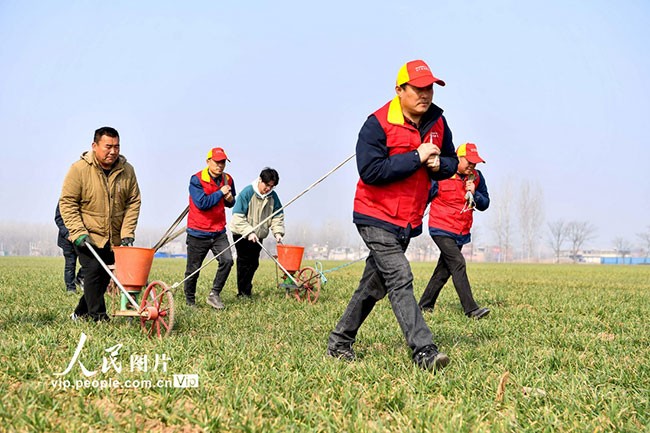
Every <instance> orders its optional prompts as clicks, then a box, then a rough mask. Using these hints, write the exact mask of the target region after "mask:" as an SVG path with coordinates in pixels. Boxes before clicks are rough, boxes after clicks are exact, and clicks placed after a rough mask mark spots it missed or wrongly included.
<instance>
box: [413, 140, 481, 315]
mask: <svg viewBox="0 0 650 433" xmlns="http://www.w3.org/2000/svg"><path fill="white" fill-rule="evenodd" d="M457 154H458V160H459V161H458V171H457V173H456V174H455V175H453V176H452V177H451V178H450V179H445V180H441V181H439V182H434V184H433V187H432V189H431V196H432V197H433V200H432V202H431V208H430V210H429V234H430V235H431V237H432V238H433V241H434V242H435V243H436V245H437V246H438V248H439V249H440V258H439V259H438V265H437V266H436V269H435V270H434V271H433V275H431V279H430V280H429V284H427V288H426V289H425V290H424V293H423V294H422V297H421V298H420V302H419V305H420V308H421V309H422V310H423V311H427V310H429V311H432V310H433V307H434V305H435V304H436V300H437V299H438V295H439V294H440V291H441V290H442V288H443V287H444V285H445V283H447V280H449V277H450V276H451V279H452V281H453V282H454V287H455V288H456V293H457V294H458V298H459V299H460V303H461V305H462V306H463V310H464V311H465V314H466V315H467V317H470V318H474V319H481V318H482V317H485V316H487V315H488V314H489V313H490V310H489V309H487V308H480V307H479V306H478V305H477V304H476V301H474V297H473V296H472V288H471V287H470V284H469V279H468V278H467V269H466V266H465V257H463V254H462V253H461V250H462V249H463V245H465V244H467V243H469V242H470V241H471V240H472V235H471V233H470V229H471V228H472V223H473V221H474V216H473V212H474V209H476V210H480V211H484V210H486V209H487V208H488V206H490V195H489V194H488V190H487V184H486V183H485V178H484V177H483V174H482V173H481V172H480V171H479V170H476V164H478V163H479V162H485V161H484V160H483V158H481V157H480V156H479V154H478V150H477V149H476V145H475V144H474V143H465V144H462V145H460V146H459V147H458V150H457Z"/></svg>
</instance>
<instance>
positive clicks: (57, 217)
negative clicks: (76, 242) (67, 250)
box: [54, 204, 70, 239]
mask: <svg viewBox="0 0 650 433" xmlns="http://www.w3.org/2000/svg"><path fill="white" fill-rule="evenodd" d="M54 222H55V223H56V226H57V227H58V228H59V236H61V237H62V238H64V239H67V238H68V236H70V232H69V231H68V229H67V227H66V226H65V224H64V223H63V217H62V216H61V211H60V210H59V205H58V204H57V205H56V212H55V213H54Z"/></svg>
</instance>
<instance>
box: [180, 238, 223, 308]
mask: <svg viewBox="0 0 650 433" xmlns="http://www.w3.org/2000/svg"><path fill="white" fill-rule="evenodd" d="M185 243H186V244H187V265H186V266H185V277H186V278H187V276H189V275H191V274H192V273H193V272H194V271H196V270H197V269H199V268H200V267H201V266H202V265H203V260H204V259H205V256H207V255H208V252H210V251H212V254H214V255H215V256H216V255H217V254H219V253H221V252H222V251H223V253H221V255H220V256H219V257H217V262H218V263H219V268H218V269H217V273H216V275H215V276H214V281H213V282H212V291H213V292H215V293H216V294H220V293H221V290H223V286H224V285H225V284H226V280H227V279H228V275H230V270H231V269H232V253H231V252H230V248H228V246H229V245H230V242H228V235H227V234H226V233H222V234H220V235H218V236H217V237H216V238H197V237H196V236H192V235H187V239H186V241H185ZM199 274H200V272H197V273H196V274H194V275H193V276H192V277H191V278H188V279H187V281H185V285H184V290H185V301H186V302H187V303H188V304H194V303H195V302H196V282H197V281H198V279H199Z"/></svg>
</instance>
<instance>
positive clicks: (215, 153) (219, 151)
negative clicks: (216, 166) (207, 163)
mask: <svg viewBox="0 0 650 433" xmlns="http://www.w3.org/2000/svg"><path fill="white" fill-rule="evenodd" d="M207 159H214V160H215V161H223V160H227V161H228V162H230V160H229V159H228V156H226V152H224V150H223V148H221V147H214V148H212V149H210V151H209V152H208V157H207Z"/></svg>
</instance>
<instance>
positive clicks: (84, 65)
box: [0, 0, 650, 247]
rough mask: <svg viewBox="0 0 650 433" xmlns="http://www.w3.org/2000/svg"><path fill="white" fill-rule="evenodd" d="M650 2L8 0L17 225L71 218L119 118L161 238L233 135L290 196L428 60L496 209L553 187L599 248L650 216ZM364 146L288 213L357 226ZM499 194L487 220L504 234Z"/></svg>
mask: <svg viewBox="0 0 650 433" xmlns="http://www.w3.org/2000/svg"><path fill="white" fill-rule="evenodd" d="M649 22H650V3H649V2H647V1H645V0H639V1H626V0H623V1H620V2H616V3H615V4H614V3H612V2H611V1H601V0H596V1H571V0H562V1H559V0H557V1H556V0H552V1H538V2H521V1H505V0H493V1H490V2H481V1H451V0H450V1H432V0H427V1H413V2H409V1H404V2H396V1H379V0H371V1H346V2H340V1H336V0H330V1H327V2H305V1H295V2H287V1H274V2H255V1H248V2H221V1H184V2H178V1H160V0H157V1H137V2H133V1H111V2H99V1H62V2H50V1H17V0H16V1H8V0H0V132H1V134H2V135H1V137H2V140H1V142H2V144H1V146H2V164H1V168H0V185H1V186H0V221H6V222H16V221H21V222H22V221H24V222H27V223H49V222H52V224H53V212H54V208H55V205H56V201H57V199H58V196H59V193H60V190H61V184H62V180H63V178H64V176H65V174H66V172H67V170H68V168H69V166H70V164H71V163H72V162H74V161H75V160H76V159H77V158H78V157H79V155H80V154H81V153H82V152H83V151H84V150H87V149H89V148H90V143H91V142H92V133H93V131H94V130H95V129H96V128H98V127H100V126H104V125H109V126H113V127H115V128H117V129H118V131H119V132H120V135H121V144H122V153H123V154H124V155H125V156H126V157H127V159H128V160H129V161H130V162H131V163H132V164H133V165H134V166H135V169H136V173H137V175H138V179H139V182H140V187H141V190H142V197H143V207H142V211H141V218H140V225H141V226H144V227H154V228H155V227H160V228H161V235H162V232H163V231H164V229H166V228H167V226H169V225H170V224H171V223H172V222H173V221H174V220H175V219H176V217H177V216H178V214H179V213H180V211H181V210H182V209H183V208H184V207H185V206H186V204H187V186H188V181H189V178H190V176H191V175H192V174H193V173H195V172H196V171H198V170H200V169H201V168H203V167H204V163H205V155H206V153H207V151H208V149H210V148H211V147H213V146H222V147H224V148H225V149H226V152H227V153H228V155H229V157H230V160H231V163H230V164H229V165H228V167H227V168H226V170H227V171H228V172H229V173H231V174H232V176H233V177H234V179H235V182H236V186H237V189H238V190H241V188H243V187H244V186H245V185H246V184H248V183H249V182H250V181H251V180H253V179H254V178H255V177H256V176H257V174H258V173H259V171H260V169H262V168H263V167H264V166H271V167H274V168H276V169H277V170H278V171H279V173H280V185H279V187H278V190H277V191H278V193H279V194H280V197H281V198H282V199H283V200H284V201H285V202H286V201H288V200H290V199H291V198H292V197H294V196H295V195H297V194H298V193H299V192H301V191H303V190H304V189H305V188H306V187H307V186H308V185H310V184H311V183H312V182H313V181H315V180H316V179H318V178H319V177H320V176H322V175H323V174H325V173H326V172H327V171H329V170H330V169H331V168H332V167H334V166H336V165H337V164H338V163H340V162H341V161H343V160H344V159H345V158H347V157H348V156H350V155H351V154H352V153H354V147H355V143H356V138H357V134H358V132H359V129H360V127H361V125H362V124H363V122H364V120H365V118H366V117H367V116H368V114H370V113H372V112H373V111H374V110H375V109H377V108H379V107H380V106H381V105H383V104H384V103H385V102H387V101H388V100H390V99H391V98H392V97H393V96H394V83H395V76H396V74H397V70H398V69H399V67H400V66H401V65H402V64H403V63H404V62H406V61H408V60H412V59H418V58H420V59H423V60H425V61H426V62H427V63H428V64H429V66H430V67H431V68H432V70H433V72H434V74H435V75H436V76H438V77H440V78H442V79H444V80H445V81H446V82H447V86H446V87H444V88H439V87H436V92H435V95H434V101H435V102H436V103H437V104H438V105H440V106H441V107H442V108H443V109H444V110H445V116H446V117H447V120H448V122H449V125H450V127H451V130H452V132H453V135H454V143H455V145H456V146H458V145H460V144H462V143H464V142H466V141H472V142H475V143H477V145H478V146H479V150H480V153H481V155H482V156H483V157H484V159H485V160H486V161H487V164H485V165H482V166H480V167H479V168H480V169H481V170H482V171H483V173H484V174H485V177H486V179H487V181H488V187H489V189H490V192H491V195H492V199H493V201H492V206H493V208H496V206H497V203H498V201H499V200H500V199H502V197H503V195H502V194H501V195H500V192H501V191H502V190H504V189H505V185H506V184H507V183H511V184H512V185H514V186H515V190H516V188H517V183H518V182H519V181H521V180H523V179H528V180H530V181H532V182H535V183H537V184H538V185H539V186H540V187H541V188H542V189H543V192H544V203H545V206H544V207H545V216H546V220H547V221H552V220H557V219H560V218H562V219H565V220H583V221H591V222H592V223H593V224H594V225H595V226H596V227H597V229H598V232H597V233H598V237H597V238H596V239H595V240H594V241H592V242H591V243H590V244H591V245H592V246H596V247H612V246H613V242H612V240H613V239H614V238H615V237H618V236H621V237H624V238H627V239H628V240H629V241H630V242H632V243H637V238H636V236H635V234H636V233H639V232H641V231H645V230H647V227H648V226H649V225H650V217H649V216H648V215H650V198H649V197H650V195H649V193H648V190H649V189H650V181H649V180H648V175H647V174H646V173H647V171H648V169H647V167H646V163H647V161H648V160H650V150H648V149H649V147H648V146H647V145H646V143H645V141H646V140H647V137H648V133H647V131H646V129H645V128H646V127H647V125H648V120H647V118H648V114H650V84H649V78H650V55H648V48H647V45H648V41H650V30H649V26H648V23H649ZM356 180H357V173H356V167H355V165H354V162H353V161H351V162H350V163H348V164H347V165H345V166H344V167H343V168H342V169H340V170H338V171H337V172H336V173H334V174H333V175H332V176H330V177H329V178H328V179H327V180H325V181H324V182H323V183H321V184H320V185H318V186H317V187H316V188H314V189H313V190H312V191H311V192H309V193H308V194H306V195H305V196H303V197H302V198H301V199H300V200H298V201H296V202H295V203H294V204H292V205H291V206H290V207H288V208H287V210H286V212H287V232H288V235H287V239H288V240H290V239H291V238H290V236H291V230H292V224H293V225H294V226H295V225H297V224H298V223H299V222H300V221H303V220H305V219H307V218H312V219H314V220H315V221H316V222H318V223H326V222H329V224H332V223H333V222H334V223H336V224H343V225H348V226H350V227H352V222H351V214H352V198H353V194H354V186H355V183H356ZM493 208H491V209H489V210H488V211H487V212H485V213H484V214H480V215H478V216H477V217H476V224H477V225H480V226H481V227H485V228H481V232H482V233H485V234H486V233H487V232H488V231H489V229H488V225H489V223H490V221H491V218H493V216H494V215H493V214H494V212H492V213H493V214H492V215H491V211H493V210H494V209H493Z"/></svg>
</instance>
